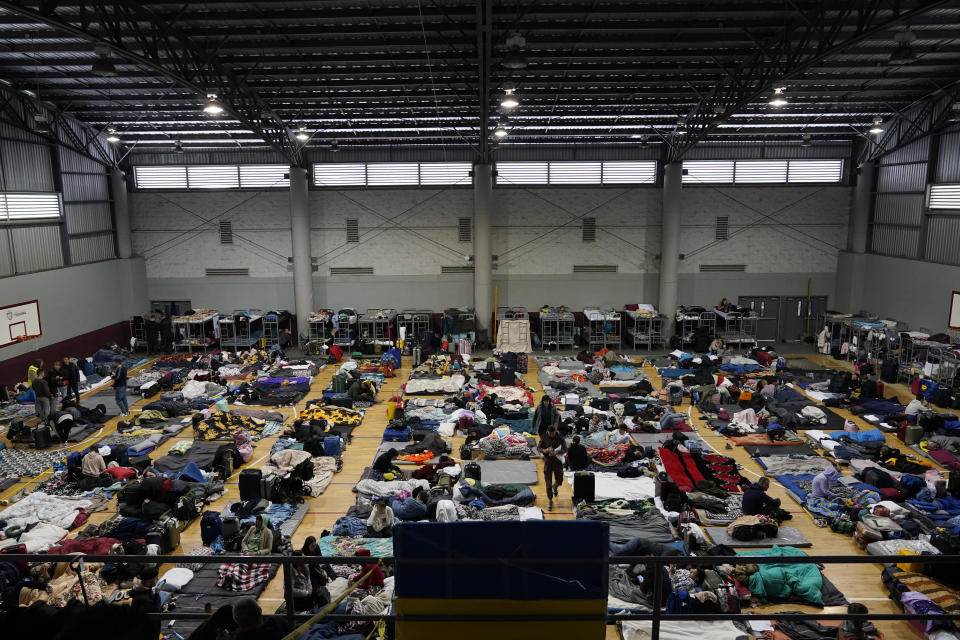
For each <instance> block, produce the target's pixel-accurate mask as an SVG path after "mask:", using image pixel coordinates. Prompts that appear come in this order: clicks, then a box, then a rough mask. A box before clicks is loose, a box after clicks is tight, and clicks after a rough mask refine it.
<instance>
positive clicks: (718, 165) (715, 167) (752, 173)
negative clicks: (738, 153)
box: [683, 160, 843, 184]
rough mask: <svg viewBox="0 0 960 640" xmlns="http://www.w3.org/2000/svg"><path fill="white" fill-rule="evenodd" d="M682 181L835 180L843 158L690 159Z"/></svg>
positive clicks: (781, 181) (775, 182) (739, 182)
mask: <svg viewBox="0 0 960 640" xmlns="http://www.w3.org/2000/svg"><path fill="white" fill-rule="evenodd" d="M683 169H684V175H683V182H684V184H783V183H801V184H802V183H810V182H819V183H837V182H841V181H842V180H843V160H736V161H734V160H690V161H687V162H684V163H683Z"/></svg>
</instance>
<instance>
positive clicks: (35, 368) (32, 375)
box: [27, 358, 43, 387]
mask: <svg viewBox="0 0 960 640" xmlns="http://www.w3.org/2000/svg"><path fill="white" fill-rule="evenodd" d="M42 369H43V359H42V358H37V359H36V360H34V361H33V364H32V365H30V366H29V367H27V386H28V387H32V386H33V381H34V380H35V379H36V378H37V377H38V376H43V374H42V373H40V371H41V370H42Z"/></svg>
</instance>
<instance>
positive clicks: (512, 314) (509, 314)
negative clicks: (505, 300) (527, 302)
mask: <svg viewBox="0 0 960 640" xmlns="http://www.w3.org/2000/svg"><path fill="white" fill-rule="evenodd" d="M529 319H530V313H529V312H527V310H526V309H524V308H523V307H497V324H499V323H500V321H501V320H529Z"/></svg>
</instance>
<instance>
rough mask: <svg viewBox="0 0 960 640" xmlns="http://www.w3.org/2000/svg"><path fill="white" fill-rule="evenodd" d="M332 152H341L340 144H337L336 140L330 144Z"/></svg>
mask: <svg viewBox="0 0 960 640" xmlns="http://www.w3.org/2000/svg"><path fill="white" fill-rule="evenodd" d="M330 151H332V152H334V153H336V152H338V151H340V143H339V142H337V141H336V140H334V141H333V142H331V143H330Z"/></svg>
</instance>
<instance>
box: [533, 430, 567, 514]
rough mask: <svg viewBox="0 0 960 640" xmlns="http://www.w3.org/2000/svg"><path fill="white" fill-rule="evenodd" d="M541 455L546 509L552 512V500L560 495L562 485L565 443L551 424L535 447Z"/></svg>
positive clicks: (565, 451)
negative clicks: (545, 491) (545, 489)
mask: <svg viewBox="0 0 960 640" xmlns="http://www.w3.org/2000/svg"><path fill="white" fill-rule="evenodd" d="M537 448H538V449H540V453H541V454H542V455H543V481H544V482H545V483H546V485H547V501H548V502H547V505H548V506H547V509H548V510H550V511H553V499H554V498H555V497H557V496H558V495H559V493H560V485H561V484H562V483H563V460H564V457H565V455H566V453H567V442H566V440H564V439H563V436H561V435H560V432H559V431H557V425H555V424H551V425H550V426H549V427H547V431H546V433H544V434H543V435H542V436H541V437H540V444H539V445H537Z"/></svg>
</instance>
